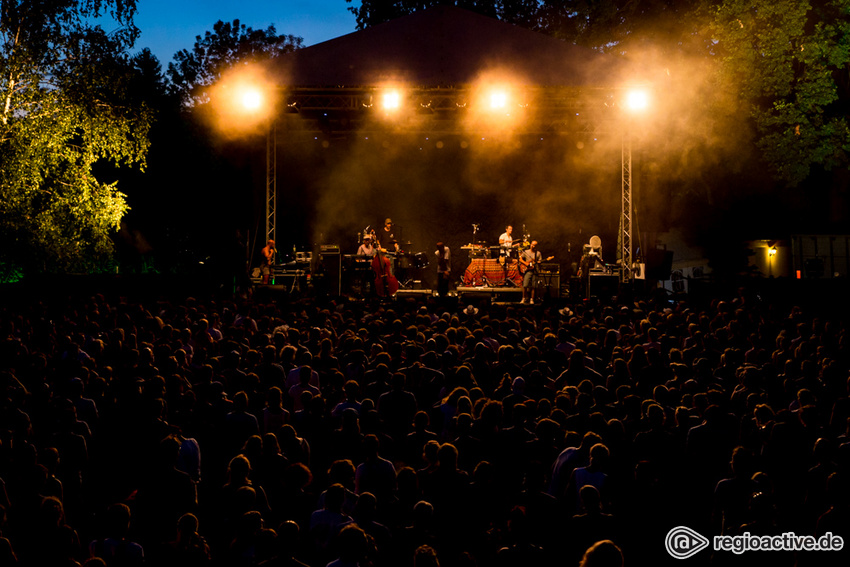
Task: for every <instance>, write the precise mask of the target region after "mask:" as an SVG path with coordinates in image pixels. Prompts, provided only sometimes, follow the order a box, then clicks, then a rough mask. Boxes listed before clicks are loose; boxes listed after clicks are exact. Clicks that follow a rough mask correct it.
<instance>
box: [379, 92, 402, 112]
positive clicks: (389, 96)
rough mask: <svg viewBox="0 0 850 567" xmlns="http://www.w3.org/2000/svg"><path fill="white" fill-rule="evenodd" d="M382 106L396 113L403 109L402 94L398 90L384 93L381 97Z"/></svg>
mask: <svg viewBox="0 0 850 567" xmlns="http://www.w3.org/2000/svg"><path fill="white" fill-rule="evenodd" d="M381 106H382V107H383V109H384V110H387V111H395V110H398V109H399V108H401V93H399V92H398V91H397V90H390V91H386V92H384V94H383V95H382V96H381Z"/></svg>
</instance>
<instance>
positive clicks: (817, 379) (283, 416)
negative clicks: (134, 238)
mask: <svg viewBox="0 0 850 567" xmlns="http://www.w3.org/2000/svg"><path fill="white" fill-rule="evenodd" d="M559 307H561V309H559ZM846 323H847V322H846V321H844V320H842V318H841V317H839V315H838V314H837V313H822V314H818V313H813V312H807V310H806V309H805V308H799V307H790V306H789V307H782V306H777V305H769V304H765V303H762V302H760V301H758V300H756V299H753V298H749V297H745V296H744V295H740V296H737V297H730V298H727V299H723V300H721V299H715V300H713V301H710V302H705V303H704V304H701V305H696V304H693V305H690V304H689V303H688V302H687V301H679V302H672V301H669V300H666V299H664V298H658V299H646V300H640V301H636V302H633V303H628V304H620V303H617V302H616V301H613V300H612V301H611V302H608V303H606V302H598V301H596V300H591V301H586V302H580V303H571V304H569V305H568V306H566V307H564V306H563V304H562V305H558V306H555V305H538V306H533V307H525V306H518V305H515V306H511V305H497V304H490V303H487V302H483V301H482V302H480V303H479V304H477V305H468V306H467V305H464V304H460V305H454V306H451V305H449V304H444V303H440V302H439V301H438V300H436V299H433V298H429V299H428V300H427V301H423V300H415V299H408V300H407V301H404V300H401V301H398V302H390V303H372V302H368V301H367V302H342V301H340V302H338V303H335V302H328V303H319V302H316V301H311V300H302V301H298V302H275V301H273V300H272V299H268V300H261V299H260V298H258V297H255V298H254V299H224V300H222V299H203V300H201V299H193V298H188V299H185V300H181V301H173V300H159V301H135V300H130V299H126V298H114V299H112V298H110V299H107V298H106V297H105V296H104V295H99V294H94V295H91V296H87V297H84V298H79V299H74V298H68V299H67V300H65V301H61V302H50V301H31V302H17V303H8V302H7V304H6V305H5V306H4V307H3V308H2V311H0V338H2V343H0V349H2V351H0V388H2V398H0V402H2V410H0V435H2V438H0V479H2V481H0V536H2V537H0V565H22V566H74V565H76V566H79V565H89V566H91V565H97V566H99V565H107V566H109V567H112V566H129V565H142V564H150V565H157V566H166V567H167V566H172V565H173V566H181V567H192V566H201V565H227V566H234V567H239V566H246V567H247V566H255V565H262V566H299V565H308V566H311V567H325V566H332V567H349V566H362V567H366V566H375V567H382V566H392V567H396V566H398V567H407V566H415V567H431V566H437V565H443V566H444V567H445V566H449V567H453V566H457V567H473V566H491V565H494V566H523V565H529V566H531V565H533V566H544V565H557V566H563V567H574V566H577V565H582V566H586V567H594V566H603V567H607V566H617V567H619V566H621V565H624V564H625V565H628V566H637V565H659V564H668V563H674V562H675V560H674V559H672V558H671V557H670V555H668V552H667V551H666V550H665V545H664V541H665V535H666V534H667V533H668V531H670V530H671V529H672V528H673V527H675V526H688V527H690V528H692V529H693V530H695V531H697V532H699V533H700V534H703V535H705V536H706V537H708V538H709V539H711V538H712V537H713V536H716V535H721V534H723V535H740V534H744V533H749V534H758V535H774V534H783V533H786V532H789V531H793V532H795V533H796V534H810V535H816V536H820V535H823V534H825V533H832V534H836V535H840V536H842V537H844V538H847V537H848V536H850V529H848V526H850V498H848V494H847V488H848V482H847V479H848V475H850V443H849V442H848V441H850V438H848V424H850V421H848V418H850V399H848V363H850V359H848V349H847V346H848V344H847V343H848V339H850V336H848V328H847V325H846ZM690 561H691V562H692V564H694V565H700V564H702V565H706V564H712V565H738V564H746V565H754V564H760V563H761V564H765V565H777V566H783V565H789V566H790V565H801V566H805V565H831V564H835V565H846V564H848V563H847V555H846V552H834V551H833V552H802V551H801V552H764V553H755V552H750V553H747V554H741V555H738V554H735V553H732V552H727V551H712V550H711V548H709V549H708V550H706V551H702V552H701V553H700V554H699V555H697V556H696V557H694V558H693V559H691V560H690Z"/></svg>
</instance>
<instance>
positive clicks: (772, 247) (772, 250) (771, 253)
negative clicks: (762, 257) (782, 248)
mask: <svg viewBox="0 0 850 567" xmlns="http://www.w3.org/2000/svg"><path fill="white" fill-rule="evenodd" d="M767 253H768V254H770V255H771V256H776V246H771V247H770V248H768V249H767Z"/></svg>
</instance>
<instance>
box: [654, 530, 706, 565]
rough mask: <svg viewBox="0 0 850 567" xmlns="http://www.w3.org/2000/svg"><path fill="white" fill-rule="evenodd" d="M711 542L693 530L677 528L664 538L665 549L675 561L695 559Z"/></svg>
mask: <svg viewBox="0 0 850 567" xmlns="http://www.w3.org/2000/svg"><path fill="white" fill-rule="evenodd" d="M708 544H709V541H708V539H706V538H704V537H703V536H702V535H700V534H698V533H697V532H695V531H694V530H692V529H691V528H688V527H685V526H676V527H675V528H673V529H672V530H670V531H669V532H667V537H666V538H664V547H666V548H667V553H669V554H670V555H671V556H672V557H674V558H675V559H687V558H689V557H693V556H694V555H696V554H697V553H699V552H700V551H702V550H703V549H705V548H706V547H708Z"/></svg>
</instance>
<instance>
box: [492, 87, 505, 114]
mask: <svg viewBox="0 0 850 567" xmlns="http://www.w3.org/2000/svg"><path fill="white" fill-rule="evenodd" d="M489 99H490V109H491V110H505V109H506V108H507V107H508V93H507V92H506V91H504V90H502V89H496V90H492V91H490V96H489Z"/></svg>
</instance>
